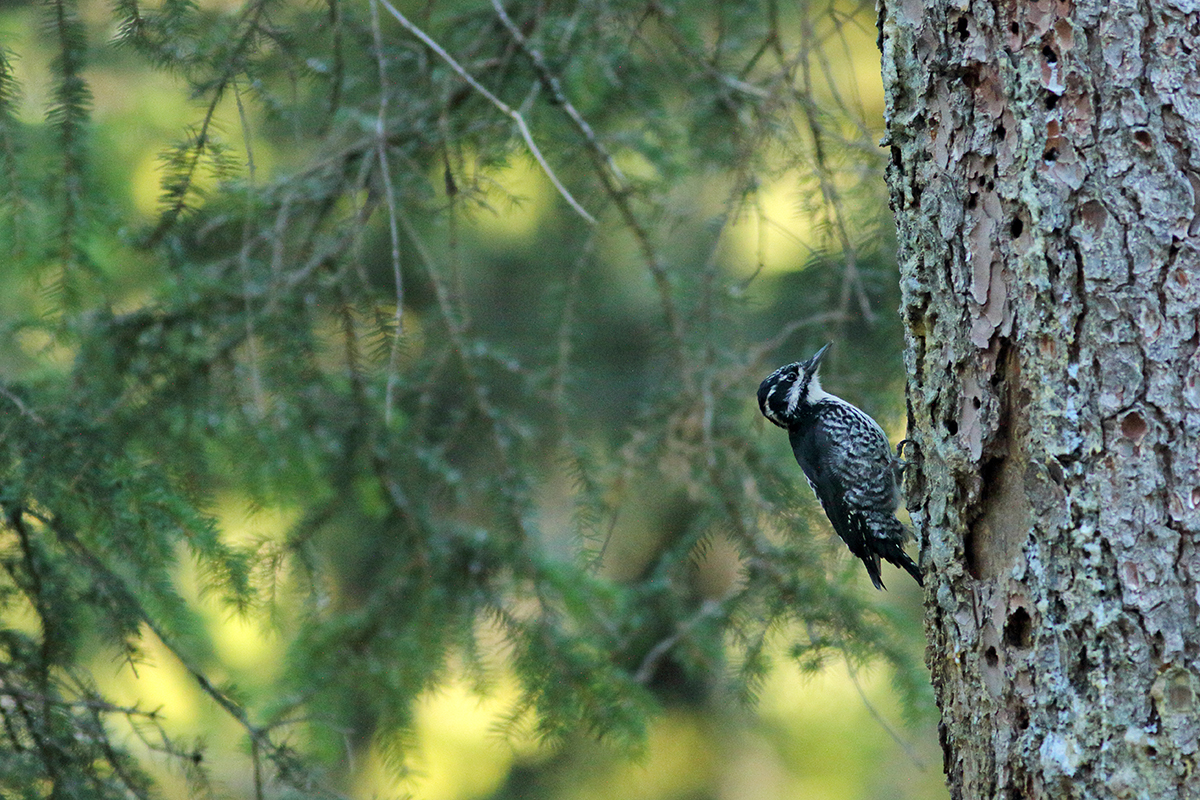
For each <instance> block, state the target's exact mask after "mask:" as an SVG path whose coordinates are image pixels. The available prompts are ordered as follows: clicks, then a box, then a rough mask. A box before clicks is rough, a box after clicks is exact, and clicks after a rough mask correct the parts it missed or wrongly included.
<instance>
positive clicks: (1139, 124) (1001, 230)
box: [880, 0, 1200, 800]
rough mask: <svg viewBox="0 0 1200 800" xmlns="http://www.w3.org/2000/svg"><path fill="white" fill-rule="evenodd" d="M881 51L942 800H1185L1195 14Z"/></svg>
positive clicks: (1036, 18)
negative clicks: (946, 795) (945, 791)
mask: <svg viewBox="0 0 1200 800" xmlns="http://www.w3.org/2000/svg"><path fill="white" fill-rule="evenodd" d="M880 34H881V36H880V45H881V48H882V51H883V73H884V83H885V86H886V89H887V93H888V112H887V113H888V120H887V122H888V130H889V139H890V142H889V144H890V146H891V152H892V163H891V167H890V171H889V183H890V187H891V195H892V205H893V210H894V211H895V213H896V219H897V225H898V230H899V241H900V248H901V253H900V256H901V270H902V280H903V290H904V300H903V306H902V313H903V316H904V320H905V324H906V330H907V337H908V341H907V367H908V371H909V386H908V390H909V405H910V422H909V424H910V433H909V436H910V437H911V438H913V439H915V440H916V442H917V443H918V445H919V449H920V453H919V458H914V459H913V468H912V469H911V470H910V473H909V483H908V499H909V503H910V510H911V512H912V514H913V517H914V519H915V520H916V521H917V523H918V525H919V527H920V528H921V529H922V530H923V541H922V548H921V555H922V561H923V563H924V565H925V567H926V570H927V575H928V578H927V586H928V605H927V617H926V625H927V633H928V634H929V639H930V645H929V649H928V654H927V658H928V664H929V667H930V670H931V672H932V675H933V681H934V685H935V687H936V692H937V697H938V702H939V705H940V707H941V711H942V743H943V749H944V753H945V768H946V773H947V776H948V781H949V783H950V787H951V793H952V795H953V796H954V797H956V798H969V799H970V800H979V798H1041V797H1047V798H1049V797H1053V798H1056V799H1058V798H1074V797H1079V798H1095V797H1130V798H1186V797H1200V769H1197V763H1196V761H1197V758H1198V753H1197V734H1198V732H1200V703H1198V698H1200V652H1198V636H1197V617H1198V609H1197V602H1198V592H1200V551H1198V550H1200V548H1198V544H1200V511H1198V507H1200V334H1198V328H1197V319H1198V317H1200V238H1198V236H1197V233H1198V231H1200V5H1198V4H1197V3H1196V2H1195V0H1140V2H1130V1H1128V0H1118V1H1117V2H1109V1H1104V0H1080V1H1078V2H1057V1H1056V0H1040V1H1039V2H1017V0H999V2H979V0H975V1H974V2H971V1H970V0H960V2H957V3H952V2H946V1H945V0H941V1H940V2H922V1H921V0H905V1H904V2H899V3H897V2H888V3H887V5H886V6H883V7H881V9H880Z"/></svg>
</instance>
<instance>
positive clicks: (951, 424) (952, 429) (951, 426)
mask: <svg viewBox="0 0 1200 800" xmlns="http://www.w3.org/2000/svg"><path fill="white" fill-rule="evenodd" d="M942 424H943V425H944V426H945V427H946V433H948V434H950V435H951V436H953V435H955V434H956V433H958V423H957V422H955V421H954V420H952V419H948V420H946V421H945V422H943V423H942Z"/></svg>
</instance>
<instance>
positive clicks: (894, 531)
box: [860, 514, 925, 589]
mask: <svg viewBox="0 0 1200 800" xmlns="http://www.w3.org/2000/svg"><path fill="white" fill-rule="evenodd" d="M871 522H874V523H875V525H873V526H872V527H871V531H872V533H873V534H874V536H872V537H871V538H869V539H868V540H867V541H866V542H865V544H866V545H867V547H868V549H869V550H870V551H871V552H870V553H869V554H868V555H862V556H860V558H862V560H863V563H864V564H866V565H867V574H868V575H870V576H871V583H873V584H875V588H876V589H883V588H884V585H883V581H882V580H880V576H879V559H880V558H883V559H885V560H886V561H888V563H890V564H893V565H894V566H897V567H899V568H900V569H902V570H904V571H905V572H907V573H908V574H909V575H912V576H913V580H915V581H916V582H917V585H918V586H922V587H923V586H924V585H925V580H924V578H923V577H922V575H921V568H920V567H918V566H917V564H916V562H915V561H913V560H912V559H911V558H909V556H908V553H906V552H904V541H905V539H907V538H908V529H907V528H905V527H904V523H902V522H901V521H900V520H898V519H896V518H895V517H894V516H892V515H891V514H888V515H887V516H886V518H883V519H878V518H877V519H875V520H871Z"/></svg>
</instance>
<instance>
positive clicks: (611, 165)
mask: <svg viewBox="0 0 1200 800" xmlns="http://www.w3.org/2000/svg"><path fill="white" fill-rule="evenodd" d="M492 5H493V7H495V9H496V14H497V16H498V17H499V18H500V21H501V23H502V24H503V25H504V27H505V29H506V30H507V31H508V33H509V35H510V36H511V37H512V38H513V41H514V42H516V43H517V46H518V47H519V48H520V49H521V52H522V53H524V54H525V56H526V57H527V58H528V59H529V61H530V62H531V63H532V64H533V69H534V71H535V72H536V73H537V75H538V80H540V81H541V83H542V85H543V86H544V87H546V89H547V90H549V91H550V93H551V97H552V99H553V100H554V102H555V103H556V104H557V105H559V106H560V107H561V108H562V109H563V111H564V112H565V113H566V114H567V116H568V117H569V118H570V119H571V121H572V122H574V123H575V126H576V127H577V128H578V129H579V132H580V133H581V134H582V135H583V139H584V141H585V142H586V143H587V146H588V150H589V151H590V152H591V155H592V159H593V161H594V162H595V163H596V165H597V174H598V176H599V177H600V183H601V185H602V186H603V187H604V191H605V193H606V194H607V195H608V196H609V199H610V200H612V201H613V204H614V205H616V207H617V210H618V211H619V212H620V213H621V218H622V219H623V220H624V222H625V227H627V228H629V230H630V231H631V232H632V233H633V236H634V238H635V239H636V240H637V243H638V247H639V248H640V249H641V251H642V257H643V258H644V259H645V261H646V267H647V269H649V270H650V275H651V277H652V278H653V279H654V285H655V288H656V289H657V290H658V295H659V302H660V303H661V305H662V309H663V317H664V318H665V320H666V323H667V331H668V333H669V334H670V336H671V343H672V345H673V346H674V349H675V357H676V359H677V360H678V361H679V362H680V363H682V361H683V357H684V349H685V347H684V331H683V318H682V317H681V316H680V314H679V311H678V310H677V309H676V307H675V299H674V291H673V289H672V287H671V281H670V278H669V276H668V275H667V270H666V267H665V266H664V265H663V263H662V260H661V259H660V258H659V256H658V252H657V251H656V250H655V248H654V245H653V243H652V242H651V241H650V235H649V233H647V231H646V229H645V228H644V227H643V226H642V223H641V222H640V221H639V220H638V218H637V215H636V214H635V213H634V211H633V207H632V206H631V205H630V202H629V195H630V187H629V183H628V181H627V180H626V178H625V175H624V173H623V172H621V170H620V168H619V167H618V166H617V165H616V162H615V161H614V160H613V157H612V155H611V154H610V153H609V152H608V150H607V149H606V148H605V147H604V145H603V144H602V143H601V142H600V140H599V139H598V138H597V137H596V132H595V131H594V130H593V129H592V126H591V125H589V124H588V122H587V120H585V119H584V118H583V115H582V114H580V113H579V111H578V110H577V109H576V108H575V106H574V105H573V104H572V103H571V101H570V100H569V99H567V97H566V95H565V94H564V92H563V90H562V83H561V82H560V81H559V80H558V77H557V76H555V75H554V73H552V72H551V71H550V69H549V67H547V66H546V60H545V59H544V58H543V57H542V54H541V53H540V52H539V51H538V50H535V49H533V48H532V47H530V45H529V40H528V39H527V38H526V36H525V35H524V34H523V33H521V30H520V29H519V28H518V27H517V26H516V25H515V24H514V23H513V21H512V18H511V17H509V16H508V13H507V12H506V11H505V10H504V6H503V5H501V3H500V2H499V0H492Z"/></svg>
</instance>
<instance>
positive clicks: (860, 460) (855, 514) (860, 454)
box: [789, 395, 920, 588]
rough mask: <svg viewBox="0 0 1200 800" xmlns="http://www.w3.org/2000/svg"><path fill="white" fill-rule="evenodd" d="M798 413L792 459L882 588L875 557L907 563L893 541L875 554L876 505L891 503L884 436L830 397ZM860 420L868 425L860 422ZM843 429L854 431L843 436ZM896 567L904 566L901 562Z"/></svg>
mask: <svg viewBox="0 0 1200 800" xmlns="http://www.w3.org/2000/svg"><path fill="white" fill-rule="evenodd" d="M804 417H805V418H804V419H802V420H801V422H800V424H798V425H797V426H795V427H793V428H792V429H791V430H790V431H789V439H790V441H791V444H792V452H793V453H794V454H795V456H796V461H797V462H799V464H800V468H801V469H803V470H804V476H805V477H806V478H808V484H809V486H811V487H812V490H813V492H814V493H815V494H816V495H817V499H818V500H820V501H821V507H822V508H823V509H824V511H825V516H827V517H829V521H830V523H831V524H832V525H833V529H834V531H835V532H836V533H837V535H838V536H840V537H841V539H842V541H844V542H845V543H846V546H847V547H849V548H850V552H851V553H853V554H854V555H855V556H857V557H858V558H860V559H862V561H863V564H864V565H866V568H867V574H868V575H870V577H871V582H872V583H873V584H875V587H876V588H883V581H882V580H881V579H880V574H879V557H880V555H883V556H884V557H886V558H887V559H888V560H889V561H893V562H895V561H896V558H899V557H901V556H903V559H904V560H905V561H909V563H911V559H908V557H907V556H906V555H904V553H903V549H901V548H900V546H899V543H897V544H896V545H895V547H894V548H883V552H882V553H881V552H880V551H881V548H880V546H879V545H880V542H879V539H880V533H881V532H880V531H877V530H875V527H877V526H878V525H879V522H880V520H878V519H876V517H878V516H880V515H879V514H878V513H877V511H878V509H881V508H887V509H894V508H895V507H896V486H895V472H894V470H893V461H892V454H891V448H890V446H889V445H888V440H887V436H886V435H884V433H883V430H882V429H881V428H880V427H879V425H878V424H877V423H876V422H875V421H874V420H872V419H871V418H870V417H869V416H868V415H867V414H866V413H864V412H863V411H861V410H859V409H857V408H855V407H854V406H852V405H850V404H849V403H847V402H845V401H843V400H841V399H839V398H835V397H833V396H832V395H830V396H828V397H827V398H826V399H824V400H822V401H821V402H819V403H816V404H814V405H813V406H812V408H811V410H810V411H809V412H808V413H807V414H805V415H804ZM863 420H866V421H867V422H868V423H869V424H867V425H866V426H864V425H863ZM848 430H854V431H857V432H858V433H859V435H854V436H851V435H845V432H846V431H848ZM864 432H865V435H864ZM888 516H889V517H890V520H891V523H894V525H895V526H899V527H900V528H901V533H900V537H903V535H904V534H903V526H901V524H900V522H899V520H896V519H895V517H894V516H891V515H888ZM891 527H892V526H891V525H889V528H891ZM901 541H902V538H901ZM892 550H895V551H896V553H898V554H899V555H896V553H893V552H892ZM898 566H904V567H905V569H908V566H907V565H903V564H898ZM914 567H915V565H914ZM909 571H910V572H912V570H909ZM918 574H919V573H918ZM914 577H916V575H914ZM918 580H920V579H919V578H918Z"/></svg>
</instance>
